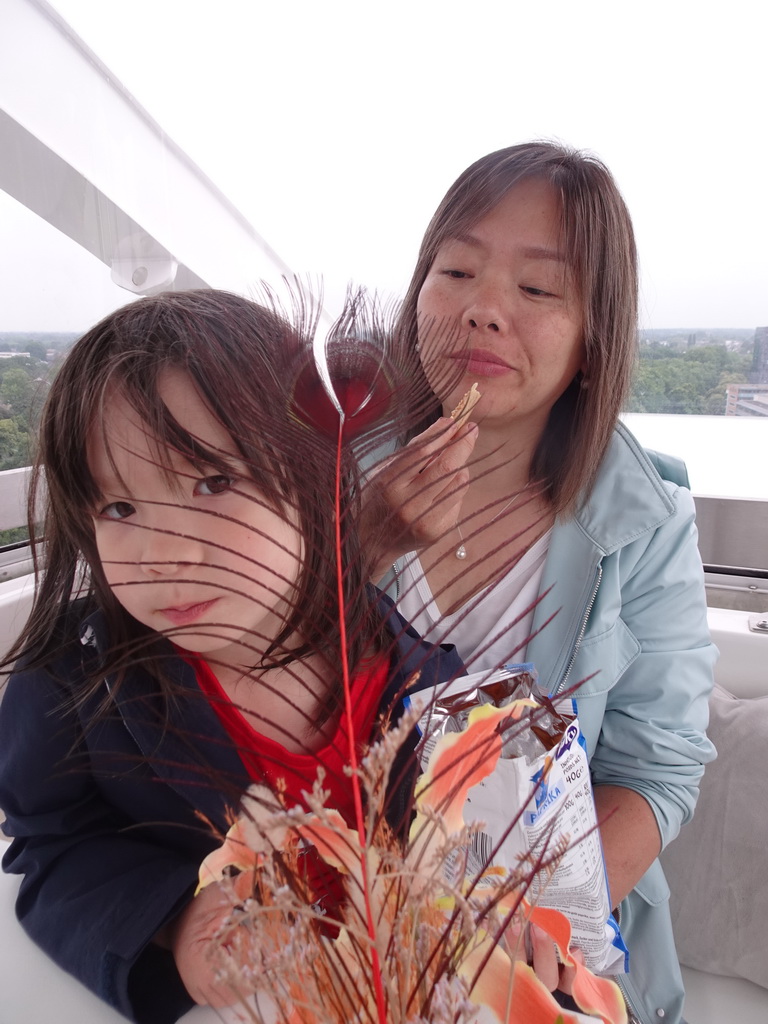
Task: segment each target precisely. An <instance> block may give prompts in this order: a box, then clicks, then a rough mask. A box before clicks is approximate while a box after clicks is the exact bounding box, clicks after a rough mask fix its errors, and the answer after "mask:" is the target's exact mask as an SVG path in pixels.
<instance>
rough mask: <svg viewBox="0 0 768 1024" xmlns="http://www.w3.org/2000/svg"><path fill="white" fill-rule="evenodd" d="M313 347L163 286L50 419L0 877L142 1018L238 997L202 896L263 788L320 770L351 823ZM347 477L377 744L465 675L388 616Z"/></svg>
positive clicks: (212, 300) (356, 661)
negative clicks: (406, 705)
mask: <svg viewBox="0 0 768 1024" xmlns="http://www.w3.org/2000/svg"><path fill="white" fill-rule="evenodd" d="M310 353H311V348H310V345H309V342H307V341H306V340H305V339H303V338H302V337H301V335H300V333H299V332H298V331H296V330H294V329H292V328H291V327H289V326H288V325H287V324H286V323H285V322H284V321H283V320H282V319H281V318H279V317H278V316H277V315H275V314H274V313H273V312H271V311H269V310H267V309H265V308H263V307H260V306H257V305H255V304H254V303H252V302H249V301H247V300H245V299H242V298H239V297H237V296H234V295H230V294H227V293H222V292H214V291H210V292H209V291H199V292H186V293H178V294H172V293H169V294H165V295H160V296H157V297H154V298H150V299H144V300H142V301H139V302H136V303H132V304H131V305H129V306H127V307H125V308H124V309H122V310H119V311H118V312H116V313H114V314H113V315H111V316H109V317H107V318H106V319H105V320H104V321H102V323H100V324H99V325H98V326H96V327H95V328H94V329H93V330H91V331H90V332H89V333H88V334H86V335H85V336H84V337H83V338H82V339H81V340H80V341H79V342H78V343H77V345H75V347H74V348H73V350H72V352H71V354H70V355H69V356H68V358H67V359H66V361H65V363H64V365H63V366H62V368H61V370H60V371H59V373H58V374H57V376H56V379H55V380H54V382H53V385H52V387H51V390H50V395H49V398H48V402H47V404H46V408H45V411H44V414H43V420H42V425H41V437H40V451H39V457H38V460H37V465H36V468H35V474H34V481H35V483H34V486H33V488H32V495H31V500H30V508H31V510H32V514H31V515H30V519H31V520H32V521H36V520H39V519H40V518H41V517H40V514H39V513H40V510H41V505H43V506H44V516H43V517H42V518H43V527H42V529H38V530H37V531H35V533H34V534H33V542H35V543H37V542H39V541H40V539H41V538H42V537H44V538H45V540H44V546H43V545H42V544H39V545H38V548H37V551H38V555H40V552H41V551H44V556H43V557H44V563H45V566H44V569H42V570H41V571H40V572H39V573H38V587H37V596H36V601H35V606H34V609H33V612H32V615H31V618H30V621H29V623H28V624H27V627H26V628H25V630H24V632H23V634H22V636H21V638H20V639H19V641H18V643H17V645H16V648H15V650H14V652H13V656H14V657H15V656H20V660H19V662H18V663H17V665H16V669H15V671H14V674H13V676H12V678H11V680H10V682H9V684H8V688H7V692H6V694H5V696H4V699H3V703H2V710H1V713H0V805H1V806H2V807H3V810H4V812H5V814H6V822H5V826H4V828H5V832H6V834H7V835H9V836H11V837H13V842H12V844H11V847H10V849H9V851H8V853H7V854H6V856H5V859H4V867H5V869H6V870H7V871H12V872H16V873H20V874H23V875H24V879H23V881H22V884H21V890H20V894H19V898H18V904H17V910H18V914H19V917H20V919H21V920H22V922H23V924H24V926H25V928H26V929H27V931H28V932H29V934H30V935H31V936H32V937H33V938H34V939H35V940H36V941H37V942H38V943H39V944H40V945H41V946H42V947H43V948H44V949H45V950H46V951H47V952H48V953H49V955H50V956H51V957H53V958H54V959H55V960H56V961H57V962H58V963H59V964H61V966H63V967H64V968H65V969H66V970H68V971H70V972H71V973H73V974H75V975H76V976H77V977H78V978H80V979H81V980H82V981H83V982H84V983H85V984H86V985H87V986H88V987H89V988H91V989H92V990H93V991H95V992H96V993H98V994H99V995H100V996H101V997H102V998H104V999H105V1000H106V1001H107V1002H109V1003H110V1004H111V1005H112V1006H114V1007H116V1008H117V1009H118V1010H119V1011H120V1012H122V1013H123V1014H125V1015H126V1016H128V1017H129V1018H131V1019H132V1020H135V1021H139V1022H146V1024H165V1022H171V1021H175V1020H177V1019H178V1017H179V1016H181V1015H182V1014H183V1013H184V1012H186V1010H188V1009H189V1008H190V1007H191V1006H192V1004H193V1001H197V1002H209V1001H213V1002H222V1001H226V1000H227V996H228V994H227V993H222V992H219V991H218V990H217V988H216V983H215V979H214V977H213V975H212V968H211V967H210V965H209V964H208V962H207V960H206V958H205V955H204V951H205V947H206V945H207V941H208V938H209V936H210V934H211V930H212V928H213V927H215V922H216V921H217V920H218V917H219V916H220V914H221V912H222V910H221V905H220V900H219V901H218V902H217V893H216V891H215V889H216V887H215V886H210V887H209V889H208V890H205V892H204V893H203V896H201V897H200V898H198V899H195V900H194V901H193V900H192V895H193V892H194V889H195V883H196V879H197V873H198V868H199V865H200V863H201V861H202V859H203V858H204V857H205V856H206V855H207V854H208V853H209V852H210V851H211V850H212V849H214V848H215V847H216V846H217V845H218V844H219V842H220V836H221V833H222V832H223V831H225V830H226V828H227V825H228V816H229V815H230V814H231V813H232V811H234V810H236V808H237V805H238V801H239V798H240V796H241V795H242V793H243V791H244V790H245V788H246V787H247V786H248V784H249V783H250V782H251V781H252V780H258V781H262V782H267V783H268V784H269V785H271V786H272V787H274V788H276V789H279V790H281V791H282V792H284V794H285V798H286V800H287V801H288V802H289V803H300V802H301V801H302V796H301V794H302V791H303V790H308V789H311V786H312V783H313V782H314V780H315V778H316V774H317V768H318V765H322V766H323V767H324V769H325V771H326V779H325V785H326V788H328V789H330V791H331V795H330V798H329V801H328V803H329V806H336V807H337V808H338V809H339V810H341V812H342V813H343V814H344V815H345V816H346V817H347V818H348V820H350V822H351V821H352V807H351V796H350V787H349V780H348V777H347V776H346V775H345V774H344V771H343V767H344V765H345V764H346V763H347V761H348V743H347V736H346V730H345V728H344V722H343V717H342V714H341V707H342V701H343V697H342V694H343V691H342V678H341V669H340V657H339V650H340V644H339V633H340V625H339V623H340V619H339V611H338V607H339V606H338V595H337V592H336V568H335V550H336V549H335V541H334V523H335V519H334V515H333V508H334V504H333V500H334V494H335V487H336V484H335V473H336V438H335V435H334V433H333V432H332V431H331V432H329V433H328V434H324V433H323V431H322V430H321V429H319V426H318V424H319V423H320V422H321V421H322V420H323V417H322V416H320V417H318V416H316V415H314V413H315V410H313V409H312V408H311V407H309V406H311V396H313V395H314V396H317V395H318V394H319V391H318V387H317V386H316V385H317V381H316V379H315V373H314V363H313V362H312V360H311V354H310ZM302 396H304V397H302ZM306 396H310V398H307V397H306ZM302 403H304V404H302ZM324 415H325V419H326V420H327V409H326V410H325V413H324ZM343 469H344V473H343V474H342V523H343V541H342V543H343V564H344V567H345V572H344V591H345V593H344V603H345V611H346V616H345V621H346V626H347V632H348V636H349V659H350V666H351V673H352V674H351V678H352V694H353V705H354V723H353V724H354V731H355V736H356V737H357V738H361V739H363V740H364V739H367V738H368V736H369V735H370V733H371V729H372V727H373V725H374V722H375V720H376V718H377V715H378V712H379V709H380V708H385V707H387V706H388V705H389V704H390V703H391V701H392V699H393V696H394V695H396V694H398V693H399V692H400V691H401V690H402V688H403V685H404V683H405V680H406V679H408V678H410V677H411V675H412V673H413V672H414V671H417V670H421V680H420V681H421V683H422V684H423V685H425V686H427V685H434V684H435V683H437V682H439V681H441V680H443V679H448V678H450V677H452V676H453V675H455V674H456V673H457V672H459V671H461V669H460V664H459V662H458V659H457V658H456V657H455V656H454V655H453V654H452V653H451V652H446V651H440V650H433V649H431V648H428V647H427V646H426V645H424V644H422V643H421V642H420V641H419V640H418V638H417V637H416V635H415V634H414V633H412V632H411V631H409V630H407V629H406V628H404V627H403V624H402V621H401V620H399V618H397V617H396V616H395V615H394V613H390V612H389V611H388V610H387V609H384V608H383V606H382V605H381V604H380V603H377V602H372V601H371V598H370V596H369V595H368V593H367V592H366V588H365V580H366V579H367V578H368V573H369V571H370V566H368V565H367V564H366V562H365V559H364V558H363V557H362V555H361V551H360V548H359V545H358V542H357V533H356V514H357V513H356V502H355V501H354V500H353V496H354V495H355V494H356V493H357V491H356V488H355V482H356V481H355V465H354V463H353V460H352V456H351V455H350V454H349V452H348V451H346V452H345V453H344V454H343ZM43 483H44V485H45V486H44V487H43ZM73 595H74V597H73ZM385 620H386V621H385ZM322 896H323V894H322V893H318V897H319V898H322ZM230 998H231V997H230Z"/></svg>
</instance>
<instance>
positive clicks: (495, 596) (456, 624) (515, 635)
mask: <svg viewBox="0 0 768 1024" xmlns="http://www.w3.org/2000/svg"><path fill="white" fill-rule="evenodd" d="M551 533H552V531H551V530H548V531H547V532H546V533H545V534H544V535H543V536H542V537H540V538H539V539H538V540H537V541H536V543H535V544H533V545H532V546H531V547H530V548H529V549H528V550H527V551H526V552H525V554H524V555H523V557H522V558H521V559H520V561H519V562H517V563H516V564H515V565H513V566H512V568H511V569H510V570H509V572H507V573H506V574H505V575H504V576H502V577H501V579H499V580H497V581H496V582H495V583H491V584H490V585H489V586H487V587H486V588H485V589H484V590H481V591H480V592H479V593H477V594H475V595H474V597H471V598H470V599H469V601H467V603H466V604H465V605H463V606H462V607H461V608H459V610H458V611H456V612H453V613H452V614H451V615H441V613H440V610H439V608H438V607H437V604H436V603H435V599H434V597H433V596H432V591H431V589H430V586H429V583H428V582H427V578H426V576H425V575H424V570H423V568H422V566H421V562H420V561H419V557H418V555H417V554H416V553H415V552H411V553H410V554H408V555H406V556H405V558H404V559H403V562H402V566H401V574H400V597H399V599H398V602H397V609H398V611H399V612H400V614H401V615H403V616H404V617H405V618H406V619H407V620H408V621H409V622H410V623H412V625H413V626H414V628H415V629H417V630H418V632H419V633H420V634H421V635H422V636H423V637H424V639H425V640H429V641H430V642H431V643H451V644H454V645H455V646H456V649H457V650H458V652H459V654H460V655H461V657H462V659H463V661H464V664H465V665H466V666H467V669H468V670H469V671H471V672H480V671H485V670H487V669H494V668H498V667H500V666H501V665H504V664H506V663H507V662H521V661H525V648H526V641H527V639H528V637H529V636H530V632H531V625H532V623H533V612H534V602H535V601H536V598H537V597H538V596H539V588H540V586H541V577H542V573H543V571H544V562H545V561H546V557H547V551H548V550H549V540H550V535H551ZM462 565H463V563H462V562H460V561H458V560H457V562H456V571H457V572H461V569H462Z"/></svg>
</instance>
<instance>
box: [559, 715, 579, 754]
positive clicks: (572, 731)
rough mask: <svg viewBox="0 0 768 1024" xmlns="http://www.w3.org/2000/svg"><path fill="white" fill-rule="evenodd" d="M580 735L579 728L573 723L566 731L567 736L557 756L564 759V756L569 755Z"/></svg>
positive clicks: (561, 742) (562, 741)
mask: <svg viewBox="0 0 768 1024" xmlns="http://www.w3.org/2000/svg"><path fill="white" fill-rule="evenodd" d="M578 735H579V729H578V726H577V725H575V724H574V723H573V722H572V723H571V724H570V725H569V726H568V728H567V729H566V730H565V736H563V738H562V740H561V741H560V746H559V747H558V748H557V756H558V757H562V756H563V754H565V753H567V752H568V751H569V750H570V749H571V744H572V743H573V741H574V740H575V739H576V737H577V736H578Z"/></svg>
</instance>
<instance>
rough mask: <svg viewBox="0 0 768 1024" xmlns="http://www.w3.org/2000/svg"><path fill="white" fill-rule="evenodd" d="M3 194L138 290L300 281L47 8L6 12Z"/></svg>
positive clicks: (1, 93)
mask: <svg viewBox="0 0 768 1024" xmlns="http://www.w3.org/2000/svg"><path fill="white" fill-rule="evenodd" d="M0 188H3V189H4V190H5V191H7V192H9V193H10V194H11V195H12V196H14V198H16V199H18V200H19V201H20V202H22V203H23V204H24V205H25V206H27V207H29V208H30V209H31V210H33V211H34V212H35V213H37V214H39V215H40V216H42V217H44V218H45V219H46V220H47V221H48V222H49V223H51V224H53V225H54V226H55V227H57V228H58V229H59V230H61V231H63V232H64V233H65V234H67V235H69V237H71V238H73V239H74V240H75V241H76V242H78V243H79V244H80V245H82V246H84V247H85V248H86V249H88V250H89V251H90V252H92V253H94V254H95V255H96V256H97V257H98V258H99V259H100V260H102V261H103V262H104V263H105V264H106V265H107V266H109V267H110V268H111V269H113V271H114V273H113V276H114V274H117V278H118V283H119V284H122V285H123V286H124V287H127V288H128V289H129V290H130V291H133V292H138V293H145V292H148V291H152V290H158V288H159V287H167V286H168V282H169V279H171V280H173V279H174V275H175V283H174V284H173V286H174V287H176V288H184V287H195V286H200V285H203V284H208V285H210V286H212V287H225V288H230V289H233V290H236V291H242V292H247V291H249V289H252V288H253V286H254V285H256V284H257V283H258V282H259V281H260V280H261V279H266V280H268V281H271V282H275V281H276V279H279V278H280V277H281V276H282V275H287V276H291V271H290V268H289V267H288V266H287V264H286V263H285V262H284V261H283V260H282V259H281V258H280V257H279V256H278V255H277V253H276V252H275V251H274V250H273V249H272V248H271V247H270V246H269V245H268V244H267V242H266V241H265V240H264V239H263V238H262V237H261V236H260V235H259V234H258V232H257V231H256V230H255V229H254V227H253V226H252V225H251V224H250V223H248V221H247V220H246V219H245V218H244V217H243V216H242V215H241V214H240V213H239V211H238V210H237V209H236V208H235V207H234V206H233V205H232V203H230V202H229V200H228V199H227V198H226V197H225V196H224V195H223V194H222V193H221V192H220V190H219V189H218V188H217V187H216V186H215V185H214V184H213V182H212V181H210V179H209V178H207V177H206V176H205V175H204V174H203V173H202V171H200V169H199V168H198V167H197V166H196V165H195V164H194V163H193V162H192V161H191V160H190V159H189V158H188V157H187V156H186V154H185V153H184V152H183V151H182V150H181V149H179V147H178V146H177V145H176V144H175V143H174V142H173V141H172V140H171V139H169V138H168V136H167V135H166V134H165V132H163V130H162V129H161V128H160V126H159V125H158V124H157V123H156V122H155V121H154V120H153V119H152V117H150V115H149V114H148V113H147V112H146V110H144V108H143V107H141V106H140V104H139V103H137V102H136V100H135V99H134V98H133V96H132V95H131V94H130V93H129V92H128V91H127V90H126V89H125V88H124V86H122V85H121V83H120V82H118V81H117V80H116V79H115V77H114V76H113V75H112V74H111V73H110V72H109V70H108V69H107V68H106V67H105V66H104V65H103V64H102V62H101V61H100V60H99V59H98V57H97V56H96V55H95V54H94V53H93V52H92V51H91V50H89V49H88V47H87V46H86V45H85V44H84V43H83V42H82V40H81V39H79V37H78V36H76V35H75V34H74V33H73V31H72V30H71V29H70V28H69V26H68V25H67V24H66V22H64V21H63V19H62V18H61V17H60V15H58V14H57V12H56V11H54V9H53V8H52V7H51V6H50V5H49V4H47V3H46V2H45V0H3V3H2V9H1V10H0ZM176 265H178V270H177V266H176ZM141 267H144V268H145V269H144V271H143V272H142V271H141ZM121 275H122V280H121V279H120V277H121ZM132 278H135V279H136V280H135V281H134V280H131V279H132ZM142 278H143V280H142Z"/></svg>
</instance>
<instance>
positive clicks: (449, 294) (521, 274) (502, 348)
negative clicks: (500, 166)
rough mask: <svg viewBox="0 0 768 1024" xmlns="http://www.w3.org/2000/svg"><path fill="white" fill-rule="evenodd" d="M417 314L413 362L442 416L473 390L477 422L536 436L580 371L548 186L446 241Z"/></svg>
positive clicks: (539, 184) (511, 195)
mask: <svg viewBox="0 0 768 1024" xmlns="http://www.w3.org/2000/svg"><path fill="white" fill-rule="evenodd" d="M417 309H418V314H419V322H420V324H421V325H422V326H421V328H420V339H419V340H420V353H421V361H422V364H423V365H424V370H425V372H426V374H427V378H428V380H429V382H430V384H431V385H432V388H433V390H434V391H435V393H436V394H437V396H438V398H439V399H440V401H441V403H442V405H443V409H444V411H445V412H446V413H448V412H450V410H451V409H452V408H453V407H454V406H455V405H456V403H457V402H458V401H459V399H460V398H461V396H462V394H463V393H464V392H465V391H466V390H467V389H468V388H469V387H470V386H471V384H472V383H473V382H474V381H477V382H478V385H479V390H480V393H481V395H482V398H481V399H480V401H479V402H478V404H477V407H476V416H477V417H478V422H480V421H481V420H482V421H484V422H489V423H490V422H493V421H494V420H498V421H500V422H501V423H504V422H506V423H508V424H510V425H512V424H514V425H515V426H516V427H517V428H521V429H523V430H526V429H529V430H530V432H531V434H532V436H534V437H539V436H541V432H542V431H543V430H544V427H545V425H546V422H547V417H548V416H549V412H550V410H551V408H552V406H553V405H554V403H555V402H556V401H557V399H558V398H559V397H560V395H562V393H563V392H564V391H565V389H566V388H567V387H568V385H569V383H570V382H571V381H572V380H573V378H574V376H575V375H576V373H577V372H578V371H579V369H583V367H584V363H585V353H584V344H583V339H582V309H581V303H580V301H579V299H578V296H577V294H576V288H575V287H574V285H573V282H572V281H571V280H570V279H569V275H568V272H567V269H566V265H565V261H564V258H563V253H562V251H561V244H560V205H559V201H558V198H557V196H556V194H555V192H554V191H553V189H552V188H551V186H550V185H549V184H547V183H546V182H544V181H539V180H537V179H533V178H532V179H528V180H525V181H522V182H521V183H520V184H518V185H515V186H514V188H512V189H511V190H510V191H509V192H508V193H507V194H506V196H505V197H504V198H503V199H502V200H501V202H499V203H498V204H497V205H496V206H495V207H494V208H493V209H492V210H491V211H490V213H488V214H487V215H486V216H485V217H483V218H482V220H480V221H479V222H478V223H477V224H475V225H474V226H473V227H472V228H471V230H470V231H469V232H468V233H467V234H465V235H462V236H461V237H459V238H452V239H447V240H446V241H445V242H444V243H443V244H442V246H441V247H440V249H439V250H438V253H437V256H436V258H435V261H434V263H433V264H432V267H431V268H430V270H429V273H428V274H427V277H426V280H425V281H424V284H423V286H422V289H421V292H420V293H419V300H418V307H417ZM430 324H431V325H433V326H432V327H430ZM441 327H442V330H440V328H441ZM446 328H450V330H451V331H452V334H451V333H450V332H447V331H446ZM457 372H458V373H460V374H461V376H460V378H459V379H458V381H457V380H456V376H457ZM446 380H450V382H451V385H452V386H449V387H446V384H445V381H446ZM473 418H475V417H473Z"/></svg>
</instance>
